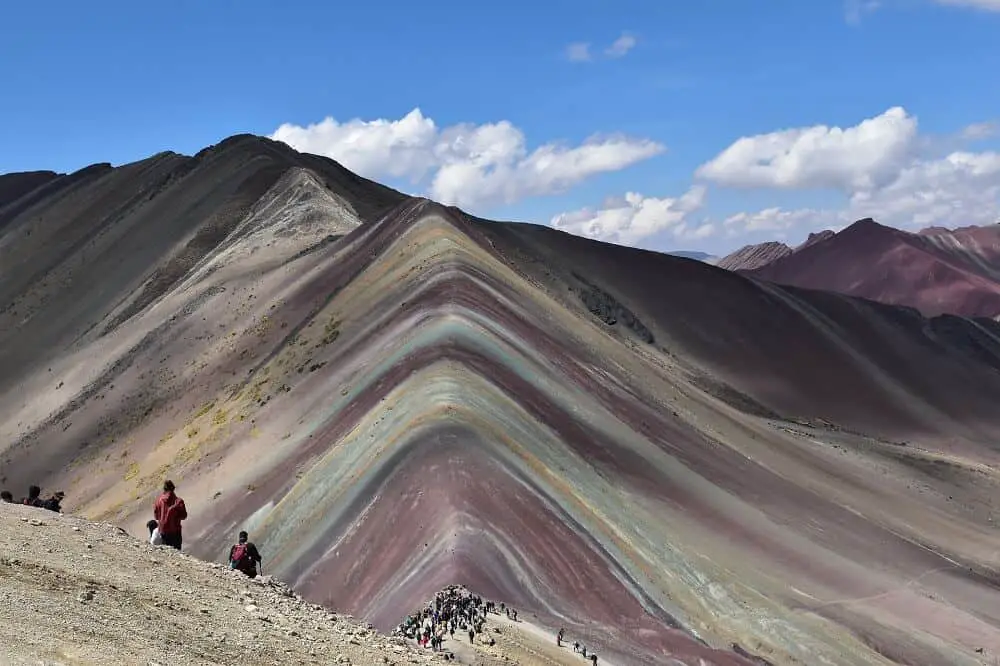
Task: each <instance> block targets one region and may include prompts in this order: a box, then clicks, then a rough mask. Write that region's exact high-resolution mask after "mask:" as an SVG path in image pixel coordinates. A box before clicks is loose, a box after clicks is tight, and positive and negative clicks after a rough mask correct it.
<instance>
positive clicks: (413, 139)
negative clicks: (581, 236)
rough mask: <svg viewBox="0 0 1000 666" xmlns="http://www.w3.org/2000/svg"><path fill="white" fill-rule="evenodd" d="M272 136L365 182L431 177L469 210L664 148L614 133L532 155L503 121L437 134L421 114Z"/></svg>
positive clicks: (563, 185) (436, 194)
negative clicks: (322, 157)
mask: <svg viewBox="0 0 1000 666" xmlns="http://www.w3.org/2000/svg"><path fill="white" fill-rule="evenodd" d="M271 138H272V139H275V140H278V141H283V142H285V143H287V144H289V145H290V146H292V147H293V148H295V149H296V150H301V151H304V152H309V153H316V154H320V155H326V156H327V157H330V158H333V159H335V160H337V161H338V162H340V163H341V164H343V165H344V166H345V167H347V168H348V169H351V170H352V171H355V172H357V173H360V174H362V175H364V176H367V177H370V178H380V177H386V176H389V177H393V178H400V179H408V180H409V181H410V182H412V183H421V182H424V181H425V180H426V179H427V178H428V177H430V184H429V187H428V194H429V195H430V196H431V197H432V198H434V199H436V200H438V201H440V202H442V203H445V204H454V205H458V206H464V207H469V208H476V207H480V206H489V205H491V204H500V203H513V202H515V201H518V200H520V199H523V198H526V197H530V196H540V195H547V194H555V193H559V192H563V191H565V190H566V189H568V188H570V187H572V186H573V185H576V184H578V183H580V182H581V181H583V180H585V179H586V178H589V177H591V176H595V175H597V174H600V173H605V172H609V171H618V170H620V169H624V168H625V167H627V166H630V165H632V164H635V163H636V162H640V161H642V160H645V159H649V158H650V157H653V156H655V155H658V154H660V153H661V152H663V151H664V150H665V149H664V147H663V146H662V145H661V144H659V143H656V142H654V141H650V140H646V139H633V138H630V137H626V136H620V135H615V136H607V137H599V136H593V137H591V138H589V139H587V140H586V141H585V142H584V143H583V144H581V145H578V146H573V147H570V146H565V145H562V144H558V143H547V144H544V145H542V146H539V147H538V148H536V149H535V150H533V151H529V150H528V148H527V142H526V139H525V136H524V133H523V132H522V131H521V130H520V129H518V128H517V127H515V126H514V125H513V124H511V123H510V122H508V121H506V120H504V121H500V122H497V123H487V124H483V125H473V124H460V125H453V126H450V127H445V128H439V127H438V126H437V125H436V124H435V122H434V121H433V120H432V119H431V118H428V117H425V116H424V115H423V114H422V113H421V111H420V109H414V110H413V111H411V112H410V113H408V114H406V116H404V117H403V118H401V119H399V120H385V119H378V120H370V121H366V120H358V119H355V120H350V121H347V122H344V123H341V122H338V121H336V120H334V119H333V118H326V119H324V120H323V121H321V122H319V123H315V124H311V125H308V126H306V127H301V126H298V125H292V124H287V123H286V124H284V125H282V126H281V127H279V128H278V129H277V130H276V131H275V132H274V134H272V135H271Z"/></svg>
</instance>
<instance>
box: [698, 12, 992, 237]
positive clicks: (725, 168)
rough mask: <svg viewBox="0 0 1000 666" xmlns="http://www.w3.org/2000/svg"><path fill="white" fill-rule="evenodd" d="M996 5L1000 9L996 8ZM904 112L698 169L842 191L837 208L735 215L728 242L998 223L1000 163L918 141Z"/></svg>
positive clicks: (792, 136)
mask: <svg viewBox="0 0 1000 666" xmlns="http://www.w3.org/2000/svg"><path fill="white" fill-rule="evenodd" d="M998 1H1000V0H998ZM917 130H918V128H917V120H916V118H915V117H913V116H911V115H909V114H907V112H906V111H905V110H904V109H902V108H901V107H893V108H891V109H889V110H887V111H886V112H885V113H883V114H881V115H879V116H875V117H873V118H869V119H867V120H864V121H862V122H860V123H858V124H857V125H855V126H853V127H848V128H846V129H843V128H839V127H832V128H831V127H827V126H825V125H816V126H812V127H804V128H797V129H785V130H781V131H778V132H772V133H770V134H761V135H757V136H752V137H744V138H741V139H739V140H737V141H736V142H734V143H733V144H732V145H731V146H730V147H729V148H727V149H726V150H724V151H723V152H722V153H720V154H719V155H718V156H717V157H715V158H714V159H713V160H711V161H710V162H708V163H706V164H705V165H703V166H702V167H701V168H700V169H699V170H698V176H700V177H701V178H704V179H706V180H709V181H712V182H715V183H717V184H719V185H722V186H730V187H758V188H771V189H777V190H781V189H809V188H824V189H834V190H839V191H840V192H841V193H842V195H843V196H844V205H843V206H842V207H839V208H831V209H811V208H810V209H804V208H803V209H794V208H793V209H787V208H781V207H771V208H767V209H764V210H760V211H756V212H743V213H737V214H736V215H732V216H730V217H729V218H727V219H726V220H724V221H723V227H724V228H725V229H726V230H727V231H728V232H729V233H730V234H731V235H732V234H737V233H752V232H777V233H782V232H785V231H790V230H798V231H815V230H819V229H824V228H835V227H839V226H843V225H844V224H848V223H850V222H853V221H854V220H857V219H860V218H864V217H873V218H875V219H876V220H878V221H880V222H882V223H884V224H888V225H891V226H896V227H901V228H910V229H917V228H922V227H926V226H929V225H932V224H933V225H941V226H948V227H954V226H965V225H970V224H995V223H997V222H1000V154H998V153H995V152H979V153H976V152H969V151H964V150H958V151H956V150H954V148H955V146H956V145H960V144H961V141H960V142H958V143H957V144H956V142H955V140H954V138H951V139H945V140H943V139H942V137H934V136H927V135H920V134H919V133H918V131H917ZM997 130H998V126H997V125H996V123H993V122H984V123H976V124H974V125H970V126H968V127H966V128H964V129H963V130H962V131H961V132H960V133H959V138H960V139H961V140H964V141H975V140H980V139H984V138H988V137H991V136H994V135H995V134H996V133H997Z"/></svg>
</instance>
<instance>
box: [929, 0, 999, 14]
mask: <svg viewBox="0 0 1000 666" xmlns="http://www.w3.org/2000/svg"><path fill="white" fill-rule="evenodd" d="M934 1H935V2H936V3H937V4H939V5H951V6H953V7H969V8H971V9H982V10H985V11H988V12H1000V0H934Z"/></svg>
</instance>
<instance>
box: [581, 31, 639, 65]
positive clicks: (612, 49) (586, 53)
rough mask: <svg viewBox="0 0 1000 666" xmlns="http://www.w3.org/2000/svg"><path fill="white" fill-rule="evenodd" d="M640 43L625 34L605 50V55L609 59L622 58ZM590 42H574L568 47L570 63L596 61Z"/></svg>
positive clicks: (633, 37) (632, 36)
mask: <svg viewBox="0 0 1000 666" xmlns="http://www.w3.org/2000/svg"><path fill="white" fill-rule="evenodd" d="M638 43H639V41H638V40H637V39H636V38H635V36H634V35H631V34H629V33H627V32H623V33H622V34H621V35H620V36H619V37H618V39H616V40H615V41H613V42H611V45H610V46H608V47H607V48H605V49H604V55H605V57H608V58H621V57H623V56H625V55H626V54H627V53H628V52H629V51H631V50H632V49H633V48H635V46H636V44H638ZM591 47H592V44H591V43H590V42H573V43H572V44H570V45H569V46H567V47H566V51H565V56H566V59H567V60H569V61H570V62H590V61H592V60H593V59H594V54H593V53H592V52H591Z"/></svg>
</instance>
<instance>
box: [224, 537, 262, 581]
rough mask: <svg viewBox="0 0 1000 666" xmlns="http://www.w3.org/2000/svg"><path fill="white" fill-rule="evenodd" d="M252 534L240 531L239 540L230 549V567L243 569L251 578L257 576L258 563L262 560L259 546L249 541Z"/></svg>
mask: <svg viewBox="0 0 1000 666" xmlns="http://www.w3.org/2000/svg"><path fill="white" fill-rule="evenodd" d="M249 538H250V536H249V535H248V534H247V533H246V532H245V531H243V532H240V538H239V541H238V542H237V543H236V545H235V546H233V547H232V548H230V549H229V568H230V569H236V570H237V571H242V572H243V573H245V574H246V575H248V576H250V577H251V578H256V577H257V563H258V562H261V561H262V559H261V556H260V553H259V552H257V546H255V545H254V544H253V542H251V541H248V539H249Z"/></svg>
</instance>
